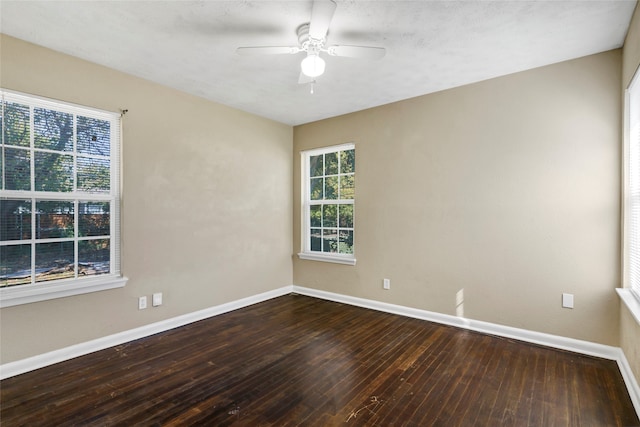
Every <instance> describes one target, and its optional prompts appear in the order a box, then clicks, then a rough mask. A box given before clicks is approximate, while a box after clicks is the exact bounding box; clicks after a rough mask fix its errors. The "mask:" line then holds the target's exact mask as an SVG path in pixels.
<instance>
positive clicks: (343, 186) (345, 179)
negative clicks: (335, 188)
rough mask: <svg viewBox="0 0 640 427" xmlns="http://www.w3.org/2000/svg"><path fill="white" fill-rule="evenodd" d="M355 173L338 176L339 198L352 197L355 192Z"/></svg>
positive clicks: (347, 198) (348, 198)
mask: <svg viewBox="0 0 640 427" xmlns="http://www.w3.org/2000/svg"><path fill="white" fill-rule="evenodd" d="M354 181H355V175H341V176H340V198H341V199H342V200H350V199H353V198H354V196H355V192H356V186H355V182H354Z"/></svg>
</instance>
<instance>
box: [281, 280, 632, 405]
mask: <svg viewBox="0 0 640 427" xmlns="http://www.w3.org/2000/svg"><path fill="white" fill-rule="evenodd" d="M293 292H294V293H296V294H300V295H306V296H310V297H314V298H320V299H324V300H328V301H334V302H340V303H344V304H349V305H354V306H358V307H363V308H369V309H372V310H377V311H382V312H385V313H391V314H397V315H400V316H406V317H412V318H415V319H421V320H427V321H430V322H435V323H440V324H444V325H449V326H455V327H458V328H463V329H468V330H472V331H476V332H481V333H485V334H489V335H496V336H500V337H504V338H512V339H515V340H519V341H525V342H529V343H533V344H539V345H543V346H546V347H551V348H557V349H561V350H567V351H572V352H575V353H580V354H585V355H588V356H595V357H600V358H602V359H608V360H614V361H616V362H617V364H618V368H619V369H620V373H621V374H622V378H623V379H624V382H625V385H626V386H627V390H628V391H629V397H630V398H631V401H632V402H633V406H634V408H635V410H636V413H638V414H639V415H640V387H639V386H638V382H637V381H636V379H635V376H634V375H633V372H632V371H631V366H630V365H629V362H628V361H627V359H626V357H625V355H624V352H623V351H622V349H621V348H620V347H612V346H608V345H604V344H597V343H593V342H589V341H583V340H577V339H574V338H567V337H561V336H558V335H551V334H545V333H542V332H535V331H529V330H526V329H519V328H514V327H510V326H503V325H498V324H495V323H489V322H482V321H479V320H473V319H465V318H462V317H457V316H452V315H448V314H442V313H436V312H432V311H427V310H420V309H416V308H410V307H405V306H401V305H395V304H389V303H385V302H380V301H375V300H369V299H364V298H358V297H353V296H349V295H343V294H336V293H333V292H327V291H321V290H317V289H311V288H305V287H302V286H295V285H294V286H293Z"/></svg>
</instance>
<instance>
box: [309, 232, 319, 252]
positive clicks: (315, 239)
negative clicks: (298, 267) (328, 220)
mask: <svg viewBox="0 0 640 427" xmlns="http://www.w3.org/2000/svg"><path fill="white" fill-rule="evenodd" d="M311 250H312V251H318V252H320V251H322V230H321V229H319V228H312V229H311Z"/></svg>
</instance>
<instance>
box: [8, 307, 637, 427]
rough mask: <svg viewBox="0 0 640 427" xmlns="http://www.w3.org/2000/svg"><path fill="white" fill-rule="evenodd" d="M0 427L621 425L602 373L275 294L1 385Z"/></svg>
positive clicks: (614, 378)
mask: <svg viewBox="0 0 640 427" xmlns="http://www.w3.org/2000/svg"><path fill="white" fill-rule="evenodd" d="M0 421H1V423H2V426H7V427H13V426H23V425H25V426H26V425H28V426H72V425H82V426H133V425H136V426H138V425H140V426H185V425H207V426H209V425H215V426H298V425H303V426H323V427H324V426H334V425H336V426H337V425H348V426H447V427H450V426H510V425H511V426H545V427H546V426H553V425H562V426H581V427H582V426H633V425H640V420H639V419H638V416H637V414H636V413H635V411H634V408H633V405H632V403H631V400H630V398H629V395H628V393H627V391H626V387H625V385H624V382H623V381H622V376H621V375H620V372H619V370H618V368H617V365H616V363H615V362H613V361H610V360H602V359H598V358H594V357H589V356H583V355H578V354H575V353H570V352H565V351H560V350H554V349H550V348H544V347H541V346H537V345H532V344H527V343H523V342H519V341H516V340H511V339H505V338H500V337H493V336H489V335H483V334H480V333H476V332H472V331H467V330H462V329H458V328H454V327H450V326H444V325H438V324H434V323H430V322H426V321H422V320H417V319H411V318H406V317H401V316H396V315H391V314H388V313H380V312H376V311H373V310H368V309H364V308H358V307H352V306H349V305H345V304H340V303H334V302H328V301H323V300H319V299H314V298H310V297H304V296H299V295H294V294H292V295H288V296H283V297H280V298H275V299H272V300H269V301H266V302H263V303H260V304H255V305H252V306H250V307H246V308H243V309H240V310H236V311H233V312H230V313H225V314H223V315H220V316H216V317H214V318H211V319H206V320H203V321H199V322H195V323H192V324H189V325H186V326H184V327H181V328H177V329H174V330H171V331H167V332H164V333H161V334H157V335H154V336H151V337H147V338H144V339H140V340H137V341H133V342H130V343H126V344H123V345H119V346H116V347H113V348H109V349H105V350H102V351H99V352H96V353H92V354H89V355H86V356H83V357H80V358H77V359H73V360H69V361H66V362H62V363H59V364H56V365H52V366H48V367H46V368H42V369H39V370H36V371H33V372H29V373H26V374H23V375H19V376H16V377H13V378H9V379H6V380H4V381H1V382H0Z"/></svg>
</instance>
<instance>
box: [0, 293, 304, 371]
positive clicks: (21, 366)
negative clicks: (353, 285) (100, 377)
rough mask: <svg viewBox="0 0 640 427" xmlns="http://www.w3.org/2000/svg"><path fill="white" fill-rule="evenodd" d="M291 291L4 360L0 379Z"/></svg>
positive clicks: (266, 295)
mask: <svg viewBox="0 0 640 427" xmlns="http://www.w3.org/2000/svg"><path fill="white" fill-rule="evenodd" d="M291 292H292V286H285V287H283V288H279V289H274V290H272V291H268V292H264V293H261V294H258V295H253V296H250V297H247V298H242V299H239V300H236V301H231V302H228V303H225V304H221V305H217V306H215V307H209V308H206V309H204V310H199V311H194V312H193V313H188V314H184V315H182V316H177V317H173V318H171V319H166V320H162V321H160V322H156V323H151V324H149V325H145V326H140V327H139V328H134V329H130V330H128V331H124V332H119V333H117V334H113V335H108V336H106V337H102V338H97V339H95V340H91V341H87V342H83V343H80V344H76V345H72V346H69V347H65V348H61V349H59V350H54V351H50V352H48V353H43V354H39V355H37V356H33V357H28V358H26V359H21V360H17V361H15V362H9V363H4V364H2V365H0V380H3V379H5V378H10V377H13V376H16V375H20V374H23V373H25V372H29V371H33V370H35V369H39V368H43V367H45V366H49V365H53V364H54V363H58V362H63V361H65V360H69V359H73V358H74V357H79V356H84V355H85V354H89V353H93V352H95V351H99V350H104V349H105V348H109V347H113V346H116V345H120V344H124V343H126V342H129V341H133V340H137V339H140V338H144V337H148V336H150V335H155V334H157V333H160V332H164V331H168V330H170V329H174V328H177V327H180V326H184V325H187V324H189V323H193V322H197V321H199V320H203V319H207V318H209V317H213V316H217V315H218V314H223V313H227V312H229V311H233V310H237V309H239V308H243V307H247V306H249V305H253V304H256V303H259V302H262V301H266V300H269V299H272V298H276V297H279V296H282V295H287V294H290V293H291Z"/></svg>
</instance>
